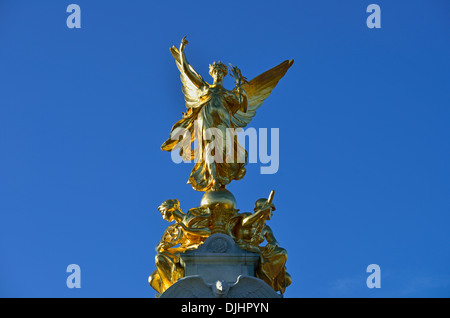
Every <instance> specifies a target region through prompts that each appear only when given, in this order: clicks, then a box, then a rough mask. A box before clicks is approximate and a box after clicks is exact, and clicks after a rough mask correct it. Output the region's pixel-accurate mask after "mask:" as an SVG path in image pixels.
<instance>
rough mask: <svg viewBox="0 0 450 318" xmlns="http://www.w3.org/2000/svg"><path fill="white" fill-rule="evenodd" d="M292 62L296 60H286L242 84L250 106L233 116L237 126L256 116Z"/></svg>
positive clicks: (244, 124)
mask: <svg viewBox="0 0 450 318" xmlns="http://www.w3.org/2000/svg"><path fill="white" fill-rule="evenodd" d="M292 64H294V60H286V61H284V62H283V63H281V64H279V65H277V66H275V67H274V68H271V69H270V70H268V71H266V72H264V73H262V74H261V75H258V76H257V77H255V78H254V79H252V80H251V81H250V82H247V83H245V84H243V85H242V86H241V87H242V88H243V89H244V90H245V91H246V93H247V95H248V106H247V111H246V112H243V111H241V110H238V111H237V112H236V113H234V115H233V116H232V122H233V124H234V126H235V127H236V128H238V127H245V126H247V124H248V123H249V122H250V121H251V120H252V118H253V117H254V116H255V114H256V110H257V109H258V108H259V107H260V106H261V105H262V103H263V102H264V100H265V99H266V98H267V97H269V95H270V93H271V92H272V90H273V89H274V88H275V86H276V85H277V84H278V81H279V80H280V79H281V78H282V77H283V76H284V74H286V72H287V70H288V69H289V68H290V67H291V66H292ZM235 89H236V88H235Z"/></svg>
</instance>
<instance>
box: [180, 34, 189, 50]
mask: <svg viewBox="0 0 450 318" xmlns="http://www.w3.org/2000/svg"><path fill="white" fill-rule="evenodd" d="M186 36H187V35H185V36H184V37H183V38H182V39H181V44H180V51H183V50H184V48H185V47H186V45H188V44H189V42H188V40H186Z"/></svg>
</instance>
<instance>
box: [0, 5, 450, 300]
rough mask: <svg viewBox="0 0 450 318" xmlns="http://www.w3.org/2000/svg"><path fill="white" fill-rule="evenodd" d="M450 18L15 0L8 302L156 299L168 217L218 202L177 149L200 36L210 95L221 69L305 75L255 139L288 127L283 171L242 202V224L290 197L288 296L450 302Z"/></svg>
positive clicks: (5, 243)
mask: <svg viewBox="0 0 450 318" xmlns="http://www.w3.org/2000/svg"><path fill="white" fill-rule="evenodd" d="M70 3H76V4H78V5H80V7H81V29H68V28H67V26H66V18H67V16H68V15H69V14H68V13H66V7H67V6H68V5H69V4H70ZM371 3H376V4H379V5H380V7H381V29H369V28H368V27H367V26H366V18H367V16H368V15H369V14H368V13H366V7H367V6H368V5H369V4H371ZM449 14H450V2H448V1H444V0H442V1H438V0H429V1H425V0H421V1H416V0H409V1H385V0H370V1H365V0H352V1H332V0H328V1H325V0H320V1H317V0H309V1H270V2H269V1H243V2H241V1H220V2H215V1H158V2H156V1H144V0H142V1H128V2H125V1H106V0H105V1H86V0H77V1H73V2H71V1H61V0H55V1H19V0H14V1H13V0H10V1H6V0H2V1H1V2H0V47H1V49H0V296H3V297H153V296H154V291H153V289H152V288H151V287H150V286H148V284H147V277H148V275H149V274H151V273H152V271H153V270H154V269H155V265H154V255H155V251H154V247H155V246H156V244H157V243H158V241H159V239H160V237H161V235H162V233H163V230H164V229H165V227H166V226H167V225H168V224H167V222H166V221H164V220H162V218H161V216H160V214H159V212H158V211H157V207H158V205H159V204H160V203H161V202H163V201H164V200H166V199H171V198H178V199H179V200H180V202H181V207H182V209H183V210H184V211H187V210H188V209H189V208H192V207H195V206H198V205H199V202H200V198H201V196H202V193H200V192H196V191H194V190H192V188H191V187H190V186H189V185H187V184H186V181H187V179H188V176H189V173H190V170H191V169H192V164H179V165H176V164H174V163H173V162H172V161H171V159H170V154H169V153H167V152H162V151H161V150H160V146H161V144H162V143H163V142H164V141H165V140H166V138H167V137H168V135H169V132H170V128H171V126H172V125H173V124H174V123H175V122H176V121H177V120H178V119H180V116H181V112H182V111H185V105H184V100H183V95H182V93H181V89H180V81H179V73H178V70H177V68H176V66H175V63H174V60H173V58H172V56H171V55H170V52H169V47H170V46H172V45H177V46H178V45H179V43H180V40H181V38H182V37H183V36H184V35H187V36H188V40H189V41H190V44H189V46H188V47H187V49H186V53H187V56H188V58H189V60H190V62H191V64H192V65H193V66H194V67H195V68H196V70H197V71H198V72H199V73H201V74H202V75H203V77H204V78H205V79H207V80H209V75H208V73H207V71H208V64H209V63H211V62H212V61H214V60H219V59H220V60H221V61H222V62H226V63H232V64H233V65H237V66H239V67H240V68H241V69H242V72H243V74H244V75H245V76H247V77H248V78H249V79H250V78H253V77H255V76H256V75H258V74H259V73H261V72H263V71H265V70H267V69H269V68H270V67H272V66H275V65H276V64H278V63H280V62H281V61H283V60H285V59H295V64H294V65H293V67H292V68H291V69H290V70H289V72H288V73H287V74H286V76H285V77H284V78H283V79H282V80H281V81H280V83H279V85H278V86H277V87H276V89H275V90H274V91H273V93H272V95H271V96H270V97H269V98H268V99H267V100H266V102H265V104H264V105H263V106H262V107H261V108H260V109H259V111H258V114H257V116H256V117H255V119H254V120H253V122H252V124H251V126H252V127H255V128H279V129H280V168H279V171H278V172H277V173H276V174H273V175H261V174H260V173H259V170H260V166H261V165H260V164H259V163H255V164H249V165H248V166H247V170H248V172H247V175H246V177H245V178H244V179H243V180H240V181H234V182H233V183H232V184H231V185H230V186H229V189H230V190H231V191H232V192H233V193H234V194H235V196H236V198H237V201H238V208H239V209H240V210H241V211H251V210H252V208H253V204H254V202H255V200H256V199H258V198H260V197H265V196H267V195H268V194H269V192H270V190H272V189H274V190H276V195H275V199H274V203H275V204H276V206H277V210H276V211H275V213H274V217H273V218H272V220H271V221H269V223H268V224H269V225H270V226H271V227H272V229H273V231H274V233H275V235H276V237H277V239H278V241H279V242H280V244H281V246H283V247H284V248H286V249H287V251H288V253H289V258H288V262H287V269H288V272H289V273H290V274H291V276H292V277H293V284H292V285H291V286H290V287H288V288H287V291H286V294H285V296H286V297H436V296H439V297H448V296H450V271H449V268H450V244H449V243H450V231H449V224H450V165H449V162H450V145H449V137H450V127H449V123H450V103H449V101H450V89H449V88H450V58H449V57H450V41H449V39H450V20H449ZM226 84H227V85H228V87H229V88H232V82H231V79H228V82H226ZM72 263H75V264H78V265H80V267H81V288H80V289H68V288H67V287H66V278H67V276H68V273H66V267H67V265H69V264H72ZM373 263H375V264H378V265H380V267H381V288H380V289H369V288H367V287H366V278H367V276H368V275H369V274H368V273H366V267H367V266H368V265H369V264H373Z"/></svg>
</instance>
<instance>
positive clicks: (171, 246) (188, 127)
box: [149, 37, 293, 293]
mask: <svg viewBox="0 0 450 318" xmlns="http://www.w3.org/2000/svg"><path fill="white" fill-rule="evenodd" d="M187 44H188V42H187V40H186V37H184V38H183V39H182V41H181V44H180V48H179V49H177V48H176V47H175V46H173V47H172V48H171V49H170V51H171V53H172V55H173V57H174V58H175V61H176V65H177V67H178V69H179V70H180V73H181V76H180V77H181V82H182V84H183V86H182V91H183V93H184V95H185V101H186V107H187V112H186V113H185V114H183V118H182V119H181V120H179V121H178V122H177V123H176V124H175V125H174V126H173V127H172V132H174V130H175V129H178V128H182V129H184V130H185V131H186V132H187V133H188V134H187V135H189V136H190V139H189V140H188V141H189V144H188V147H191V146H192V143H194V141H195V140H196V139H197V141H198V143H199V145H198V146H199V148H201V149H206V151H207V150H208V149H209V148H208V147H211V143H212V140H208V139H207V138H203V135H204V134H205V132H206V131H207V130H208V129H209V128H215V129H218V130H219V131H220V132H221V133H222V134H221V136H224V138H225V136H226V129H227V128H235V129H237V128H243V127H245V126H247V124H248V123H249V122H250V121H251V120H252V118H253V116H255V114H256V109H258V108H259V107H260V106H261V105H262V103H263V102H264V100H265V99H266V98H267V97H268V96H269V95H270V93H271V91H272V90H273V88H274V87H275V86H276V85H277V83H278V81H279V80H280V79H281V78H282V77H283V76H284V75H285V73H286V72H287V70H288V69H289V68H290V67H291V65H292V64H293V60H290V61H289V60H286V61H284V62H283V63H281V64H279V65H278V66H276V67H274V68H272V69H270V70H268V71H266V72H264V73H262V74H261V75H259V76H257V77H256V78H254V79H252V80H251V81H249V82H248V81H247V79H246V78H245V77H243V76H242V74H241V71H240V69H239V68H237V67H235V66H231V68H230V71H231V74H230V75H231V76H233V78H234V79H235V85H236V87H235V88H234V89H233V90H231V91H230V90H227V89H225V88H224V87H223V85H222V84H223V78H224V77H225V76H226V75H227V74H228V68H227V67H226V66H225V65H224V64H223V63H221V62H220V61H219V62H214V63H213V64H212V65H210V67H209V73H210V75H211V76H212V77H213V80H214V81H213V84H208V83H207V82H206V81H204V80H203V78H202V77H201V76H200V75H199V74H198V73H197V72H196V71H195V70H194V69H193V68H192V66H191V65H190V64H189V63H188V62H187V60H186V56H185V54H184V50H185V47H186V45H187ZM194 122H197V123H200V127H199V128H200V131H194V130H195V129H196V127H195V125H194ZM197 129H198V127H197ZM172 132H171V136H172ZM180 142H181V139H178V138H175V139H173V138H169V139H168V140H167V141H166V142H164V144H163V145H162V146H161V149H162V150H166V151H173V150H176V149H180V148H181V149H180V154H181V155H186V153H189V158H188V159H190V160H194V159H195V160H196V163H195V166H194V168H193V170H192V172H191V175H190V177H189V181H188V183H190V184H191V186H192V187H193V188H194V189H195V190H197V191H204V192H205V194H204V195H203V198H202V200H201V205H200V206H199V207H197V208H192V209H190V210H189V211H188V212H187V213H183V212H182V211H181V208H180V202H179V201H178V200H176V199H174V200H166V201H165V202H163V203H162V204H161V205H160V206H159V208H158V209H159V211H160V212H161V215H162V217H163V219H165V220H167V221H169V222H173V223H172V224H171V225H169V226H168V227H167V229H166V231H165V232H164V234H163V236H162V238H161V240H160V242H159V244H158V245H157V247H156V252H157V254H156V257H155V262H156V270H155V271H154V272H153V273H152V274H151V275H150V277H149V283H150V285H151V286H152V287H153V288H154V289H155V290H156V291H157V292H158V293H163V292H164V291H165V290H166V289H167V288H169V287H170V286H171V285H172V284H174V283H175V282H176V281H177V280H178V279H179V278H181V277H184V268H183V266H182V265H181V263H180V254H181V253H184V252H185V251H186V250H192V249H196V248H198V247H199V246H200V245H201V244H203V242H204V241H205V240H206V238H207V237H209V236H210V235H211V234H214V233H223V234H227V235H229V236H231V237H232V238H233V239H234V241H235V242H236V243H237V244H238V245H239V246H240V247H241V248H242V249H244V250H247V251H250V252H255V253H258V254H259V255H260V262H259V264H258V266H257V268H256V276H257V277H258V278H260V279H263V280H264V281H265V282H266V283H267V284H269V285H270V286H271V287H272V288H273V289H274V290H275V291H280V292H282V293H284V291H285V288H286V287H287V286H288V285H289V284H290V283H291V277H290V276H289V274H288V273H287V272H286V267H285V263H286V260H287V252H286V250H285V249H283V248H281V247H280V246H279V244H278V242H277V240H276V239H275V236H274V234H273V232H272V230H271V229H270V227H269V226H267V225H266V224H265V223H266V221H268V220H270V218H271V216H272V212H273V211H274V210H275V206H274V205H273V203H272V201H273V196H274V191H272V192H271V193H270V195H269V198H268V199H259V200H257V201H256V203H255V208H254V212H253V213H238V211H239V210H237V209H236V207H237V204H236V199H235V197H234V195H233V194H232V193H231V192H229V191H228V190H227V189H226V186H227V185H228V184H229V183H230V182H231V181H232V180H239V179H242V178H243V177H244V175H245V172H246V170H245V164H246V160H244V161H243V162H237V161H231V162H228V161H224V162H216V161H214V160H212V161H211V160H206V158H205V154H204V153H205V152H204V151H193V152H188V151H187V149H186V145H180ZM223 143H225V140H224V141H223ZM234 151H235V152H234V153H237V152H238V151H242V152H243V153H244V154H245V159H246V158H247V152H246V151H245V149H243V148H242V146H241V145H240V144H239V143H238V142H237V138H236V139H235V143H234ZM183 152H184V153H183ZM227 155H228V154H227V153H226V152H225V151H224V152H223V156H224V157H226V156H227ZM263 242H267V244H266V245H265V246H260V245H261V244H262V243H263Z"/></svg>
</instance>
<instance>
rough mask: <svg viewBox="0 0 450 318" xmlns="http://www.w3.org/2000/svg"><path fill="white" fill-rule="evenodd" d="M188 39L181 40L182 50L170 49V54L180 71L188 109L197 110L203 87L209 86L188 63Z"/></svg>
mask: <svg viewBox="0 0 450 318" xmlns="http://www.w3.org/2000/svg"><path fill="white" fill-rule="evenodd" d="M188 43H189V42H188V41H187V40H186V37H184V38H183V39H182V40H181V44H180V49H177V48H176V47H175V46H172V47H171V48H170V52H171V53H172V55H173V57H174V58H175V62H176V64H177V67H178V69H179V70H180V73H181V74H180V79H181V83H182V85H183V86H182V91H183V94H184V96H185V100H186V107H187V108H195V107H198V106H199V98H200V93H201V89H202V88H203V86H205V85H208V83H206V82H205V81H204V80H203V78H202V77H201V75H200V74H198V73H197V72H196V71H195V70H194V68H193V67H192V66H191V65H190V64H189V63H188V61H187V59H186V55H185V53H184V49H185V47H186V45H188Z"/></svg>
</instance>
